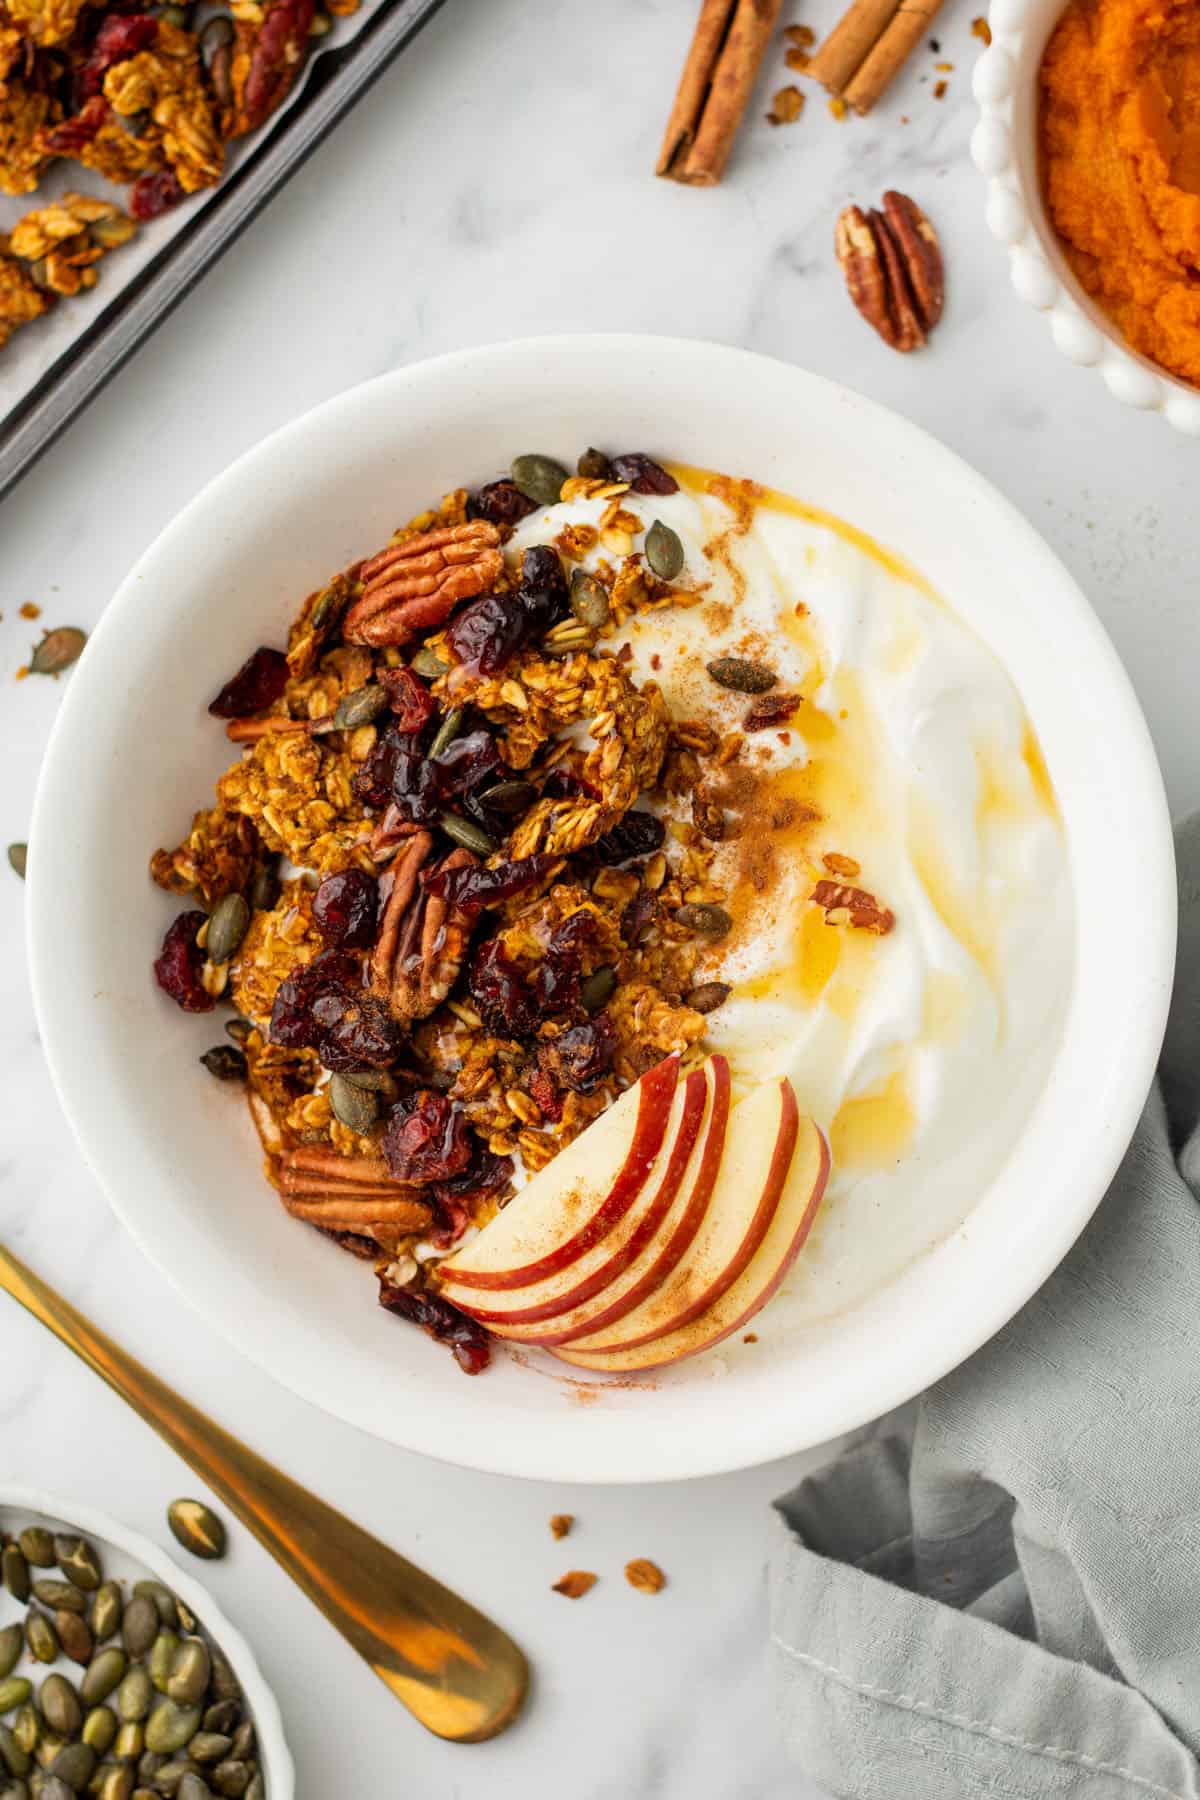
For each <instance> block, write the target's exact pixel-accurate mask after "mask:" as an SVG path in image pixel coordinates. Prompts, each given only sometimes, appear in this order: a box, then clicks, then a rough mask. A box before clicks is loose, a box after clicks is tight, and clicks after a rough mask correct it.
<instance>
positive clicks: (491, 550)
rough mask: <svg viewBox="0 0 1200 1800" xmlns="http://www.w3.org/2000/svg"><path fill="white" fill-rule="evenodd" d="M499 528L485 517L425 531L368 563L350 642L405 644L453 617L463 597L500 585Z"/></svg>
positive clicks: (352, 614) (350, 621)
mask: <svg viewBox="0 0 1200 1800" xmlns="http://www.w3.org/2000/svg"><path fill="white" fill-rule="evenodd" d="M499 542H500V533H499V532H498V531H497V529H496V527H495V526H494V525H492V524H489V522H488V521H487V520H486V519H469V520H468V521H467V522H466V523H465V524H463V525H447V526H443V527H441V528H440V529H439V530H437V531H423V532H422V533H421V534H420V536H419V537H414V538H408V539H406V541H405V542H404V543H402V544H392V545H390V546H389V547H388V549H386V550H382V551H380V553H379V555H378V556H373V557H372V558H371V560H370V562H366V563H364V564H363V566H362V568H361V569H360V571H359V577H360V579H361V581H362V583H363V591H362V594H361V595H360V596H359V598H358V599H357V600H356V601H355V602H354V605H353V606H352V607H351V608H350V610H349V612H348V613H347V614H346V619H345V623H344V625H343V627H342V635H343V637H344V638H345V639H346V641H347V642H348V643H351V644H374V645H376V646H381V645H385V644H404V643H407V642H408V640H409V638H411V637H413V636H414V635H415V634H416V633H417V632H419V631H428V630H430V629H431V628H432V627H433V626H435V625H440V624H441V623H442V621H443V620H444V619H446V618H448V617H449V615H450V613H451V612H452V611H453V610H454V608H455V607H456V606H457V605H458V603H459V601H460V600H472V599H474V598H475V596H476V595H477V594H486V593H487V592H488V591H489V589H491V588H492V587H494V586H495V584H496V582H497V581H498V580H499V578H500V576H501V574H502V573H503V570H504V558H503V557H502V556H501V554H500V551H499V549H498V548H497V546H498V545H499Z"/></svg>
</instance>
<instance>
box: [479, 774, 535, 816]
mask: <svg viewBox="0 0 1200 1800" xmlns="http://www.w3.org/2000/svg"><path fill="white" fill-rule="evenodd" d="M480 798H481V800H482V801H483V803H484V805H485V806H490V807H492V808H493V809H494V810H495V811H496V812H498V813H502V814H503V815H504V817H505V818H506V819H512V818H515V817H516V815H517V814H518V813H523V812H527V811H528V809H529V808H530V807H531V806H532V805H533V803H534V801H535V800H536V799H537V789H536V787H534V785H533V783H532V781H501V782H500V783H498V785H497V786H496V787H494V788H489V789H488V791H487V793H486V794H482V795H480Z"/></svg>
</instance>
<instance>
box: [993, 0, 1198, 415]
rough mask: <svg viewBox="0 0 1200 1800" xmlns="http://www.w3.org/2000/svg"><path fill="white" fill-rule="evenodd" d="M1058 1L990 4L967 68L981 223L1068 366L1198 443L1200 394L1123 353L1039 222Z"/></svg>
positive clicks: (1061, 0) (1125, 348) (1049, 230)
mask: <svg viewBox="0 0 1200 1800" xmlns="http://www.w3.org/2000/svg"><path fill="white" fill-rule="evenodd" d="M1064 6H1065V0H993V3H992V6H991V9H990V11H989V13H988V23H989V25H990V26H991V31H992V42H991V44H990V46H989V47H988V49H986V50H985V51H984V52H983V54H982V55H981V56H980V58H979V60H978V62H977V63H976V64H975V70H974V74H973V76H972V87H973V91H974V94H975V99H976V101H977V102H978V104H979V122H978V124H977V125H976V127H975V130H974V132H973V134H972V137H971V158H972V161H973V162H974V164H975V167H976V168H977V169H978V170H979V172H980V174H981V175H983V176H984V177H985V179H986V181H987V223H988V229H989V230H990V231H991V233H992V236H993V237H994V238H996V239H998V241H999V242H1000V243H1001V244H1003V245H1004V246H1005V248H1006V249H1007V251H1008V262H1009V274H1010V276H1011V279H1012V284H1013V287H1014V288H1015V289H1016V291H1017V293H1018V294H1019V295H1020V296H1021V298H1022V300H1024V301H1025V302H1026V303H1027V304H1028V305H1029V306H1032V307H1034V308H1035V310H1036V311H1038V312H1041V313H1044V314H1045V315H1046V319H1047V323H1048V324H1049V327H1050V335H1051V337H1052V338H1053V340H1054V343H1055V345H1056V346H1057V348H1058V350H1059V351H1060V352H1061V354H1062V355H1063V356H1065V357H1066V358H1067V359H1068V361H1069V362H1073V363H1076V364H1078V365H1080V366H1081V367H1084V368H1092V369H1095V371H1096V373H1097V374H1098V375H1099V376H1100V378H1101V380H1102V381H1103V382H1104V385H1105V386H1106V387H1107V389H1108V391H1109V393H1110V394H1112V395H1113V396H1114V398H1115V399H1117V400H1120V401H1121V402H1122V403H1123V404H1124V405H1126V406H1133V407H1138V408H1140V409H1141V410H1143V411H1149V412H1159V413H1161V414H1162V415H1163V417H1164V418H1165V419H1166V420H1167V422H1168V424H1170V425H1173V426H1174V427H1175V429H1176V430H1177V431H1182V432H1185V433H1187V434H1188V436H1190V437H1197V436H1200V392H1197V390H1196V389H1195V388H1194V387H1192V386H1190V384H1189V383H1187V382H1185V381H1179V380H1177V379H1176V377H1175V376H1173V375H1169V374H1168V373H1167V372H1166V370H1165V369H1162V368H1160V367H1159V366H1158V364H1157V363H1153V362H1150V361H1149V359H1148V358H1146V357H1144V356H1140V355H1138V353H1137V352H1136V351H1135V350H1132V349H1130V347H1129V345H1128V344H1127V343H1126V341H1125V339H1124V338H1123V336H1122V335H1121V333H1120V332H1119V331H1118V329H1117V328H1116V326H1115V325H1114V324H1113V323H1112V321H1111V320H1110V319H1109V318H1107V317H1106V316H1105V314H1104V313H1103V312H1102V311H1101V310H1100V308H1099V307H1098V306H1096V305H1095V304H1094V303H1093V302H1092V301H1091V300H1090V299H1089V297H1088V296H1087V295H1086V294H1085V293H1084V292H1083V289H1082V288H1081V287H1080V285H1079V283H1078V282H1077V281H1076V279H1075V277H1074V275H1073V274H1072V272H1071V269H1070V267H1069V266H1068V264H1067V260H1066V258H1065V256H1064V255H1063V252H1062V248H1061V246H1060V244H1059V241H1058V237H1057V234H1056V233H1055V231H1054V228H1053V226H1052V225H1051V223H1050V221H1049V220H1048V219H1047V217H1046V210H1045V206H1044V205H1043V201H1042V193H1041V184H1040V180H1039V175H1038V145H1037V123H1038V70H1039V68H1040V66H1041V61H1042V55H1043V52H1044V51H1045V48H1046V44H1047V42H1048V41H1049V38H1050V34H1051V32H1052V31H1053V29H1054V26H1055V25H1056V24H1057V22H1058V20H1059V18H1060V17H1061V15H1062V12H1063V10H1064Z"/></svg>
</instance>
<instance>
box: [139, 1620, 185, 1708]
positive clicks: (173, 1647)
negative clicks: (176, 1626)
mask: <svg viewBox="0 0 1200 1800" xmlns="http://www.w3.org/2000/svg"><path fill="white" fill-rule="evenodd" d="M178 1649H179V1639H178V1637H177V1636H176V1635H175V1633H174V1632H173V1631H166V1630H163V1631H160V1632H159V1634H158V1636H157V1637H156V1638H155V1640H154V1645H153V1647H152V1649H151V1651H150V1655H149V1657H148V1658H147V1660H146V1670H147V1673H148V1674H149V1676H150V1679H151V1681H152V1682H153V1683H154V1685H155V1687H156V1688H157V1689H158V1691H159V1693H160V1694H165V1693H166V1691H167V1679H168V1677H169V1675H170V1673H171V1664H172V1663H173V1662H174V1661H175V1655H176V1652H177V1651H178Z"/></svg>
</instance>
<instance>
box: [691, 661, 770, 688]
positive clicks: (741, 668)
mask: <svg viewBox="0 0 1200 1800" xmlns="http://www.w3.org/2000/svg"><path fill="white" fill-rule="evenodd" d="M705 667H706V669H707V670H708V672H709V674H710V675H711V676H712V678H713V680H714V681H715V682H716V683H717V685H718V686H719V687H723V688H732V689H733V691H734V693H735V694H766V693H769V692H770V690H771V689H772V688H773V687H774V686H775V682H776V679H777V678H776V676H775V675H773V674H772V672H771V670H770V669H767V668H764V666H763V664H762V663H756V662H747V661H746V659H745V658H744V657H742V656H718V657H717V658H716V659H715V660H714V661H713V662H710V663H706V664H705Z"/></svg>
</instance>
